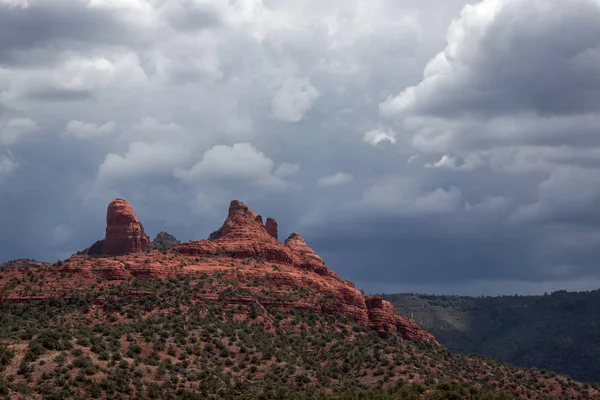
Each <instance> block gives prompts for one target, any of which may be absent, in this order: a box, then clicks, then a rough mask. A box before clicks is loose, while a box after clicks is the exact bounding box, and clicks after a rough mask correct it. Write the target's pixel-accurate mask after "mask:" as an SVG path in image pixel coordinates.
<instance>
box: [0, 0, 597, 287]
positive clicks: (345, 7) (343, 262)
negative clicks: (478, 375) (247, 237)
mask: <svg viewBox="0 0 600 400" xmlns="http://www.w3.org/2000/svg"><path fill="white" fill-rule="evenodd" d="M27 3H29V5H28V6H27ZM433 3H435V4H434V5H435V7H431V6H432V4H433ZM438 3H439V2H429V1H428V2H422V1H421V2H417V1H409V2H401V3H399V2H395V1H391V0H381V1H374V2H370V3H369V4H368V6H367V7H365V6H364V2H360V1H356V2H355V1H340V2H333V1H332V2H322V1H316V0H315V1H312V0H311V1H304V2H297V1H277V2H272V1H266V0H264V1H258V0H257V1H238V2H213V3H210V5H208V3H205V2H197V1H187V0H185V1H171V2H151V1H146V0H135V1H134V0H132V1H124V2H113V1H108V0H90V1H83V0H82V1H75V2H65V1H61V0H52V1H44V2H33V1H30V2H26V1H16V0H13V1H10V2H5V3H3V4H2V5H0V107H2V108H0V192H1V193H2V194H1V195H0V227H1V228H0V243H1V244H0V260H2V261H4V260H9V259H13V258H18V257H36V258H39V259H42V260H49V261H55V260H56V259H58V258H64V257H67V256H68V255H70V254H71V253H73V252H75V251H77V250H80V249H83V248H85V247H87V246H89V245H90V244H91V243H93V242H94V241H95V240H97V239H99V238H101V237H102V235H103V234H104V217H105V216H104V213H105V207H106V205H107V203H108V202H109V201H110V200H111V199H112V198H114V197H117V196H120V197H124V198H126V199H128V200H129V201H130V202H131V203H132V204H133V206H134V208H135V210H136V212H137V214H138V216H139V217H140V219H141V220H142V221H143V223H144V225H145V227H146V230H147V231H148V233H149V234H150V235H154V234H156V233H157V232H158V231H160V230H167V231H168V232H170V233H172V234H175V235H176V236H177V237H179V238H180V239H182V240H191V239H198V238H205V237H207V236H208V234H209V233H210V232H212V231H213V230H215V229H216V228H217V227H218V226H219V225H220V224H221V222H222V220H223V219H224V218H225V216H226V212H227V205H228V203H229V201H230V200H231V199H233V198H239V199H241V200H243V201H245V202H246V203H247V204H248V205H250V206H251V207H252V208H253V209H255V210H256V211H257V212H258V213H260V214H262V215H263V216H265V217H266V216H273V217H275V218H276V219H277V220H278V222H279V226H280V230H281V234H282V235H283V236H284V235H286V234H289V233H290V232H292V231H299V232H301V234H302V235H303V236H304V237H305V239H306V240H307V241H308V243H309V244H311V245H312V246H314V247H315V249H316V250H317V251H318V252H319V253H320V254H322V255H323V257H324V258H325V260H326V262H327V264H328V265H329V266H330V267H332V268H334V269H335V270H336V271H337V272H338V273H339V274H340V275H342V276H343V277H344V278H348V279H352V280H354V281H356V282H357V284H358V286H359V287H361V288H364V289H365V290H367V291H383V290H385V291H398V290H402V291H406V290H415V291H426V292H441V293H468V294H482V293H485V294H494V293H513V292H540V291H541V292H543V291H547V290H552V289H558V288H562V287H564V288H568V289H577V288H582V289H589V288H590V286H593V285H594V284H597V285H600V276H599V274H598V273H597V271H596V268H595V260H597V259H598V258H599V256H600V250H598V249H600V230H599V229H598V228H599V226H598V225H599V224H600V216H599V215H598V210H599V209H600V207H599V204H598V203H599V202H600V195H599V194H598V193H600V189H599V188H600V181H599V179H598V178H597V177H598V176H600V174H599V173H598V172H600V171H598V167H599V164H598V160H599V159H600V157H599V156H600V143H599V142H598V140H599V139H598V135H597V127H598V122H599V121H600V112H599V110H598V104H599V102H598V100H600V98H599V97H600V95H599V93H600V75H598V69H597V65H598V62H599V61H600V59H599V57H600V47H599V46H600V40H599V39H598V38H600V31H599V28H598V26H599V25H598V24H597V23H596V22H597V21H598V17H599V15H600V6H599V5H598V3H597V2H594V1H591V0H578V1H574V2H570V3H569V4H567V3H565V2H562V1H558V0H553V1H548V2H545V3H543V4H542V3H540V2H529V1H526V0H485V1H483V2H481V3H478V4H474V5H466V4H465V3H467V2H466V1H463V0H460V1H459V0H452V1H447V2H444V3H443V5H440V4H438ZM361 4H363V5H362V6H361ZM453 20H454V21H453ZM390 95H392V97H389V96H390Z"/></svg>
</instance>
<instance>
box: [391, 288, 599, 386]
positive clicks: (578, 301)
mask: <svg viewBox="0 0 600 400" xmlns="http://www.w3.org/2000/svg"><path fill="white" fill-rule="evenodd" d="M382 297H383V298H384V299H386V300H388V301H390V302H391V303H392V304H394V306H395V307H396V309H397V310H398V311H399V312H400V313H401V314H403V315H406V316H408V317H411V318H414V320H415V321H416V322H417V323H418V324H420V325H421V326H422V327H423V328H425V329H426V330H428V331H429V332H431V333H432V334H433V335H434V336H435V337H436V339H437V340H438V341H439V342H440V343H441V344H442V345H444V346H447V347H448V348H449V349H452V350H456V351H459V352H463V353H474V354H480V355H484V356H489V357H494V358H497V359H499V360H502V361H505V362H508V363H511V364H514V365H518V366H522V367H536V368H540V369H548V370H553V371H557V372H559V373H564V374H568V375H570V376H571V377H573V378H574V379H577V380H582V381H588V382H599V381H600V290H594V291H590V292H566V291H558V292H554V293H552V294H549V295H548V294H547V295H542V296H500V297H462V296H433V295H421V294H392V295H382Z"/></svg>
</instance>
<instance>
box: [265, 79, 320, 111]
mask: <svg viewBox="0 0 600 400" xmlns="http://www.w3.org/2000/svg"><path fill="white" fill-rule="evenodd" d="M318 97H319V91H318V90H317V89H316V88H315V87H313V86H312V85H311V84H310V80H309V79H306V78H288V79H286V80H285V81H284V82H283V84H282V85H281V88H279V90H278V91H277V93H275V95H274V96H273V99H272V100H271V112H272V114H273V117H274V118H276V119H280V120H282V121H286V122H298V121H300V120H301V119H302V117H304V114H306V113H307V112H308V111H309V110H310V109H311V107H312V105H313V103H314V102H315V100H317V98H318Z"/></svg>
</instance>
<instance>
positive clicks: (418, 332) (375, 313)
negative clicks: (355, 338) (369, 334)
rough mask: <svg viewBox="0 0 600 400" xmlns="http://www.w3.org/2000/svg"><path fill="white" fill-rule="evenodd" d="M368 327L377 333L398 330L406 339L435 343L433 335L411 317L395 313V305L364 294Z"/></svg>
mask: <svg viewBox="0 0 600 400" xmlns="http://www.w3.org/2000/svg"><path fill="white" fill-rule="evenodd" d="M365 303H366V305H367V310H368V313H369V327H370V328H371V329H374V330H375V331H377V332H379V333H383V332H398V333H400V335H401V336H402V337H403V338H404V339H407V340H411V341H426V342H432V343H436V340H435V338H434V337H433V335H432V334H431V333H429V332H427V331H426V330H424V329H423V328H421V327H419V326H418V325H417V324H416V322H415V321H413V320H412V319H409V318H406V317H403V316H401V315H399V314H397V313H396V309H395V307H394V306H393V305H392V303H390V302H389V301H387V300H383V299H382V298H381V297H377V296H366V299H365Z"/></svg>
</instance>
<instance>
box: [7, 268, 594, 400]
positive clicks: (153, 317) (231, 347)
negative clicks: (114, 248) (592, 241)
mask: <svg viewBox="0 0 600 400" xmlns="http://www.w3.org/2000/svg"><path fill="white" fill-rule="evenodd" d="M33 278H36V277H35V275H32V278H28V279H29V280H31V279H33ZM36 279H37V278H36ZM27 282H29V281H27ZM27 282H25V283H27ZM22 283H23V282H21V284H22ZM100 283H106V282H99V284H100ZM261 284H262V282H261V281H260V280H258V281H256V282H241V281H239V278H227V277H224V276H222V273H221V272H218V271H217V272H215V273H214V274H211V275H208V274H201V275H198V276H194V277H190V276H187V277H179V278H177V279H169V280H150V279H149V280H140V279H137V280H131V281H128V282H121V283H118V284H116V283H111V284H110V285H106V286H101V285H100V286H99V289H98V290H96V291H89V292H88V293H87V295H86V297H78V296H72V297H67V298H59V297H56V298H51V299H49V300H48V301H43V302H41V301H39V302H36V301H28V302H24V303H19V302H14V303H9V302H5V303H0V368H1V371H0V377H1V379H0V398H1V397H2V396H9V398H14V399H21V398H23V399H25V398H27V399H72V398H73V399H92V398H93V399H97V398H110V399H126V398H127V399H348V400H354V399H380V400H383V399H428V400H442V399H497V400H499V399H512V398H515V397H526V398H530V399H552V398H557V399H558V398H561V399H562V398H572V399H582V400H583V399H588V398H590V397H589V396H588V394H589V393H590V392H589V391H588V389H589V388H586V387H584V386H583V385H581V384H579V383H576V382H573V381H571V380H569V379H567V378H563V377H558V376H555V375H554V374H549V373H542V372H540V371H534V370H524V369H518V368H515V367H512V366H509V365H505V364H501V363H498V362H495V361H493V360H489V359H486V358H482V357H468V356H465V355H459V354H455V353H452V352H451V351H449V350H447V349H445V348H442V347H438V346H434V345H431V344H427V343H413V342H407V341H404V340H402V339H401V338H400V337H399V336H397V335H386V336H385V337H382V336H379V335H378V334H376V333H375V332H374V331H371V330H369V329H367V328H365V327H364V326H360V325H357V324H356V323H354V322H353V321H352V320H349V319H346V318H343V317H341V316H339V315H328V314H324V313H321V312H317V311H313V310H297V309H293V308H292V309H278V308H268V307H267V308H265V307H264V306H263V305H261V303H260V302H259V300H260V299H262V298H263V296H269V298H273V296H275V295H274V294H273V293H271V292H270V291H271V290H272V288H269V287H266V288H264V290H263V291H259V292H258V293H253V292H251V291H249V290H246V289H244V285H261ZM205 294H211V295H217V296H216V297H217V299H218V300H214V299H212V300H205V299H204V298H203V297H202V296H204V295H205ZM317 295H318V293H317V292H313V291H311V290H309V289H305V288H304V289H303V288H298V289H297V290H291V291H289V292H286V293H281V294H279V295H278V296H280V297H281V299H284V300H287V301H295V300H298V299H307V298H313V297H314V296H317ZM592 393H593V394H594V396H597V392H595V391H594V392H592Z"/></svg>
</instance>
